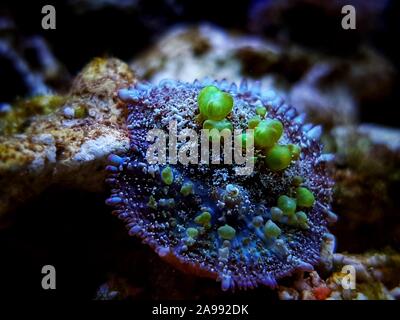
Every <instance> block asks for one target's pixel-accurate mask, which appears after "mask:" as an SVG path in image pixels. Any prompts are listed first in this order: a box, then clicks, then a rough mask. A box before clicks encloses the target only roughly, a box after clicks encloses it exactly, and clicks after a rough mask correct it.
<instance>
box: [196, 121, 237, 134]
mask: <svg viewBox="0 0 400 320" xmlns="http://www.w3.org/2000/svg"><path fill="white" fill-rule="evenodd" d="M203 129H208V130H212V129H217V130H218V131H222V130H224V129H227V130H231V131H233V126H232V123H231V122H230V121H229V120H226V119H222V120H210V119H208V120H206V121H204V123H203Z"/></svg>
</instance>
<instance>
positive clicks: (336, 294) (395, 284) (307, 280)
mask: <svg viewBox="0 0 400 320" xmlns="http://www.w3.org/2000/svg"><path fill="white" fill-rule="evenodd" d="M332 261H333V272H332V273H330V274H329V276H328V277H323V276H321V275H320V274H318V273H317V272H315V271H314V272H311V273H304V274H300V275H298V278H297V280H295V281H294V282H293V286H291V287H285V286H280V287H279V288H278V295H279V298H280V299H284V300H299V299H300V300H326V299H327V300H394V299H399V297H400V295H399V292H400V289H399V285H400V277H399V274H398V269H399V267H400V256H399V254H398V253H395V252H392V251H390V250H389V251H387V252H385V251H383V252H379V253H377V252H370V253H365V254H357V255H350V254H346V253H343V254H342V253H337V254H334V256H333V260H332ZM350 268H352V269H350ZM349 270H353V271H350V272H349ZM351 274H352V275H353V276H354V278H353V279H354V287H352V286H351V284H350V282H349V281H350V279H349V278H348V277H349V275H351Z"/></svg>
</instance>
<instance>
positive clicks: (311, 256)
mask: <svg viewBox="0 0 400 320" xmlns="http://www.w3.org/2000/svg"><path fill="white" fill-rule="evenodd" d="M119 98H120V99H121V100H122V102H123V103H124V104H125V105H126V108H127V110H128V116H127V128H128V130H129V133H130V150H129V152H128V153H127V154H124V155H111V156H110V158H109V161H110V164H109V166H108V167H107V170H108V171H110V175H109V177H108V182H109V183H110V185H111V189H112V190H111V196H110V198H109V199H108V200H107V203H108V204H110V205H112V206H114V207H115V211H114V213H115V214H116V215H117V216H118V217H119V218H120V219H123V220H124V221H125V222H126V224H127V227H128V229H129V234H130V235H134V236H137V237H140V238H141V239H142V240H143V242H144V243H146V244H148V245H149V246H150V247H152V248H153V249H154V250H155V251H156V252H157V253H158V254H159V255H160V256H161V257H162V258H164V259H166V260H167V261H169V262H170V263H172V264H173V265H175V266H176V267H177V268H179V269H181V270H183V271H185V272H190V273H194V274H196V275H199V276H205V277H210V278H214V279H216V280H218V281H221V287H222V289H223V290H228V289H231V290H233V289H234V288H239V289H247V288H254V287H256V286H258V285H259V284H263V285H266V286H269V287H275V286H276V285H277V280H278V279H280V278H283V277H285V276H288V275H291V274H292V273H293V272H295V271H297V270H302V271H304V270H312V269H313V265H315V264H316V263H318V261H319V257H320V248H321V244H322V241H323V239H324V237H326V236H327V235H329V231H328V229H327V225H328V222H329V221H328V220H329V217H332V216H333V215H334V214H333V213H332V212H331V211H330V201H331V196H332V186H333V181H332V179H331V178H330V176H329V174H328V172H327V163H326V161H327V159H329V156H327V155H323V154H322V146H321V144H320V143H319V142H318V139H319V136H320V134H321V129H320V127H319V126H313V125H310V124H304V123H303V121H304V115H299V114H298V113H297V112H296V110H295V109H294V108H293V107H291V106H288V105H287V104H285V103H284V101H283V100H282V99H281V98H279V97H277V96H276V95H275V94H273V92H271V91H266V92H263V91H261V90H260V87H259V85H257V83H255V84H254V85H252V86H249V85H248V83H247V82H246V81H243V82H242V83H241V84H240V85H239V86H237V85H236V84H234V83H233V84H230V83H228V82H227V81H226V80H223V81H209V80H205V81H203V82H201V81H197V80H196V81H194V82H193V83H185V82H180V81H172V80H165V81H162V82H161V83H159V84H158V85H154V84H149V83H139V84H137V85H136V86H134V87H131V88H127V89H122V90H120V91H119ZM221 121H222V124H221ZM171 122H175V123H176V127H177V129H178V130H183V129H191V130H194V132H199V131H200V130H201V129H203V127H204V126H206V127H207V128H217V129H219V128H221V127H222V128H223V129H224V130H225V129H228V130H232V129H233V130H235V129H240V130H246V129H254V142H255V143H254V145H255V153H254V168H253V170H252V171H251V172H249V174H246V175H238V174H237V172H236V171H235V169H236V168H237V167H238V166H240V165H239V164H235V163H223V162H222V163H219V164H214V163H210V164H208V163H202V162H199V163H198V164H195V163H189V164H183V163H180V162H175V163H173V162H172V161H170V162H169V163H150V162H149V161H147V157H146V154H147V151H148V149H149V147H150V146H151V144H152V143H153V141H149V140H148V139H147V134H148V132H149V131H150V130H152V129H155V128H156V129H160V130H164V131H165V132H167V133H168V131H169V130H170V127H169V126H170V123H171ZM248 134H251V133H243V134H242V137H241V138H242V141H245V142H246V141H250V140H251V139H250V140H247V138H249V137H248V136H246V135H248ZM153 140H154V139H153ZM170 140H171V141H170ZM172 142H173V141H172V139H169V147H171V144H172ZM185 143H187V141H186V139H184V140H183V141H182V140H178V141H177V142H176V144H177V146H175V147H180V146H182V145H184V144H185ZM168 151H169V152H170V151H171V150H168ZM169 156H170V158H169V160H171V153H170V154H169ZM196 157H200V155H199V154H198V155H197V154H196Z"/></svg>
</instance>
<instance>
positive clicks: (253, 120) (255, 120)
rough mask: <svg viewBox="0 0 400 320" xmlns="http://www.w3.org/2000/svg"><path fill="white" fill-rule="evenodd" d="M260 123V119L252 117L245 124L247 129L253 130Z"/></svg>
mask: <svg viewBox="0 0 400 320" xmlns="http://www.w3.org/2000/svg"><path fill="white" fill-rule="evenodd" d="M260 121H261V118H260V117H259V116H254V117H252V118H250V119H249V121H248V123H247V127H248V128H249V129H254V128H256V127H257V126H258V124H259V123H260Z"/></svg>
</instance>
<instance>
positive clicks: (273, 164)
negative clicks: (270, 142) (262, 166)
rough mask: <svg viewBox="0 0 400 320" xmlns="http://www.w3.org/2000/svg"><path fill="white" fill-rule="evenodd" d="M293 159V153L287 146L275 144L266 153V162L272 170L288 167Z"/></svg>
mask: <svg viewBox="0 0 400 320" xmlns="http://www.w3.org/2000/svg"><path fill="white" fill-rule="evenodd" d="M291 161H292V155H291V153H290V151H289V149H288V147H287V146H280V145H275V146H273V147H272V148H271V149H270V150H269V151H268V152H267V155H266V158H265V162H266V164H267V167H268V168H269V169H271V170H272V171H280V170H283V169H286V168H287V167H288V166H289V165H290V163H291Z"/></svg>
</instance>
